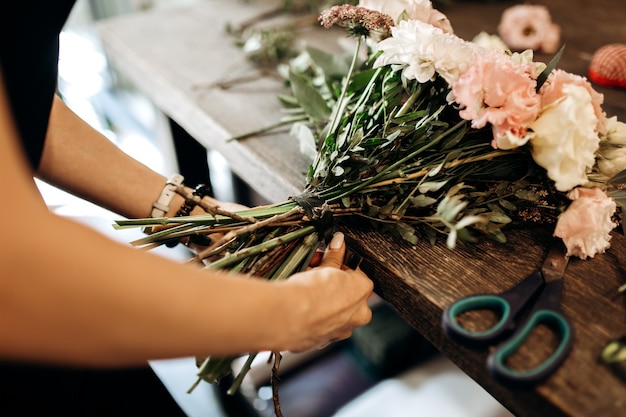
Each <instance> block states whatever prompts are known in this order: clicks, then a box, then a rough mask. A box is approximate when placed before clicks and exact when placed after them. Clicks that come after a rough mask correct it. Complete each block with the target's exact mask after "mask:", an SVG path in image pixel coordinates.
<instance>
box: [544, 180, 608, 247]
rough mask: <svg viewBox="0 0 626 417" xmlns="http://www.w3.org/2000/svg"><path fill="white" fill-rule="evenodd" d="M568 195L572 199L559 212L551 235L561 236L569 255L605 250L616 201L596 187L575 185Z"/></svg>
mask: <svg viewBox="0 0 626 417" xmlns="http://www.w3.org/2000/svg"><path fill="white" fill-rule="evenodd" d="M567 196H568V197H569V198H570V199H571V200H573V201H572V204H570V206H569V207H568V208H567V210H566V211H565V212H564V213H562V214H561V215H560V216H559V220H558V221H557V224H556V228H555V230H554V235H555V236H557V237H560V238H561V239H563V242H564V243H565V246H566V247H567V254H568V255H571V256H578V257H579V258H581V259H586V258H587V256H589V257H591V258H593V257H594V256H595V254H596V253H604V251H605V250H607V249H608V248H609V247H610V246H611V245H610V243H609V240H611V235H610V232H611V230H613V229H614V228H615V226H617V225H616V224H615V223H614V222H613V221H612V220H611V217H612V216H613V214H614V213H615V209H616V204H615V201H614V200H613V199H612V198H610V197H609V196H607V195H606V193H604V191H602V190H600V189H599V188H581V187H579V188H574V189H573V190H572V191H570V192H569V193H568V195H567Z"/></svg>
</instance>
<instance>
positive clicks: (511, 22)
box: [498, 4, 561, 54]
mask: <svg viewBox="0 0 626 417" xmlns="http://www.w3.org/2000/svg"><path fill="white" fill-rule="evenodd" d="M498 33H499V35H500V38H502V40H503V41H504V42H505V43H506V44H507V45H508V46H509V47H510V48H511V49H513V50H523V49H532V50H534V51H539V50H540V51H543V52H545V53H548V54H551V53H555V52H556V51H557V50H558V48H559V43H560V37H561V28H560V27H559V26H558V25H556V24H554V23H552V18H551V17H550V12H549V11H548V8H547V7H546V6H539V5H530V4H519V5H516V6H512V7H509V8H508V9H506V10H505V11H504V12H503V13H502V18H501V19H500V24H499V25H498Z"/></svg>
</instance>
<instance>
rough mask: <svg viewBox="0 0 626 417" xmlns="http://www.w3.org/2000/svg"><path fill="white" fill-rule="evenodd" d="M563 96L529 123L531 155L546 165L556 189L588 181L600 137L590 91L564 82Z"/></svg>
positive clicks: (563, 188)
mask: <svg viewBox="0 0 626 417" xmlns="http://www.w3.org/2000/svg"><path fill="white" fill-rule="evenodd" d="M563 94H564V95H563V97H561V98H559V99H558V100H556V101H554V102H553V103H551V104H549V105H548V106H546V107H545V108H544V109H543V111H542V113H541V114H540V116H539V118H538V119H537V120H536V121H535V122H533V123H532V124H531V126H530V128H531V129H532V131H533V132H535V136H534V137H533V138H532V139H531V140H530V143H531V152H532V156H533V158H534V160H535V162H537V164H538V165H540V166H541V167H543V168H544V169H546V171H547V172H548V177H550V179H552V180H553V181H554V182H555V183H556V184H555V185H556V188H557V190H559V191H569V190H571V189H572V188H574V187H576V186H578V185H582V184H585V183H586V182H587V170H588V169H590V168H591V167H593V165H594V164H595V152H596V150H597V149H598V145H599V142H600V138H599V136H598V134H597V133H596V130H595V127H596V125H597V123H598V118H597V117H596V115H595V113H594V108H593V105H592V103H591V95H590V94H589V92H588V91H587V89H585V88H584V87H580V86H577V85H574V84H567V85H564V86H563Z"/></svg>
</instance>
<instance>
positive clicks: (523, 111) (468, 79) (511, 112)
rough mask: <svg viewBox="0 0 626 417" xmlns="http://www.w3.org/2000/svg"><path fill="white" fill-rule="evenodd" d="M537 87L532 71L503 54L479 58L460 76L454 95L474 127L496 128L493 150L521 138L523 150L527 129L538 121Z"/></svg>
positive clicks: (485, 55)
mask: <svg viewBox="0 0 626 417" xmlns="http://www.w3.org/2000/svg"><path fill="white" fill-rule="evenodd" d="M536 85H537V83H536V81H535V80H534V79H533V77H532V76H531V75H530V74H529V67H528V66H527V65H524V64H517V63H515V62H513V60H511V58H510V57H509V56H508V55H505V54H504V53H502V52H500V51H494V52H491V53H488V54H484V55H481V54H478V55H476V59H475V61H474V62H473V63H472V65H471V66H470V67H469V68H468V70H467V71H465V72H464V73H462V74H461V76H460V77H459V79H458V81H457V82H456V83H455V84H454V85H453V87H452V92H453V94H454V96H455V100H456V102H457V103H459V104H461V105H462V106H464V108H463V109H462V110H461V111H460V112H459V114H460V115H461V117H462V118H464V119H466V120H471V121H472V127H474V128H482V127H484V126H485V125H486V124H487V123H491V125H492V127H493V136H494V140H493V142H492V146H493V147H494V148H497V147H498V142H497V141H498V138H501V137H504V136H509V137H511V136H513V137H517V138H520V143H518V144H517V146H521V145H522V144H523V143H525V142H523V143H522V141H524V139H523V138H525V137H526V131H527V128H528V126H529V125H530V124H531V123H532V122H533V121H534V120H535V119H536V118H537V115H538V114H539V110H540V102H541V98H540V97H539V95H538V94H537V93H536V92H535V87H536Z"/></svg>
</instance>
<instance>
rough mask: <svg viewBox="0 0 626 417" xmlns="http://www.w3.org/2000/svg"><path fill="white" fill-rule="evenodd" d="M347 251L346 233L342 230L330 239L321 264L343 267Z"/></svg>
mask: <svg viewBox="0 0 626 417" xmlns="http://www.w3.org/2000/svg"><path fill="white" fill-rule="evenodd" d="M345 252H346V244H345V242H344V235H343V233H341V232H335V234H334V235H333V238H332V239H331V240H330V243H329V244H328V247H327V248H326V252H325V253H324V257H323V258H322V262H321V263H320V266H329V267H333V268H341V265H343V257H344V255H345Z"/></svg>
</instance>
